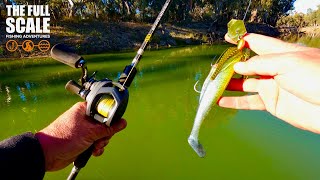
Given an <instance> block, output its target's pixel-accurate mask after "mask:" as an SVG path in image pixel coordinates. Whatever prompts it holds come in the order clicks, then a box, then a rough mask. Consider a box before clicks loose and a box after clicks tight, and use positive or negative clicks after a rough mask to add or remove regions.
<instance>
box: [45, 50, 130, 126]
mask: <svg viewBox="0 0 320 180" xmlns="http://www.w3.org/2000/svg"><path fill="white" fill-rule="evenodd" d="M51 56H52V58H54V59H56V60H58V61H60V62H63V63H65V64H67V65H69V66H71V67H73V68H81V69H82V76H81V85H79V84H78V83H77V82H75V81H74V80H70V81H69V82H68V83H67V84H66V86H65V87H66V89H67V90H68V91H70V92H72V93H74V94H77V95H79V96H80V97H81V98H82V99H84V100H86V101H87V110H86V114H87V115H88V116H90V117H92V118H94V119H95V120H97V121H99V122H101V123H105V124H106V125H107V126H111V124H112V122H114V121H117V120H119V119H120V118H121V117H122V115H123V114H124V112H125V110H126V107H127V104H128V99H129V92H128V89H127V87H128V86H129V85H130V83H131V82H132V79H131V80H130V79H128V80H127V81H124V80H125V79H126V78H127V77H128V76H127V74H128V73H129V72H130V71H131V70H132V68H131V66H130V65H129V66H127V67H126V68H125V70H124V72H123V73H122V75H121V76H120V78H119V81H118V82H114V81H112V80H110V79H108V78H105V79H102V80H96V79H95V74H96V72H94V73H93V75H92V76H90V77H88V76H87V74H88V70H87V67H86V61H85V60H84V59H83V58H82V57H81V56H79V55H77V54H75V53H73V52H72V51H71V50H70V49H69V48H68V47H67V46H65V45H63V44H57V45H55V46H53V48H52V50H51ZM133 72H134V73H136V70H135V68H134V70H133ZM132 75H133V74H132ZM131 77H134V75H133V76H131ZM124 82H125V84H124Z"/></svg>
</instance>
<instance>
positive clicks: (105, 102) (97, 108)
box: [51, 0, 171, 180]
mask: <svg viewBox="0 0 320 180" xmlns="http://www.w3.org/2000/svg"><path fill="white" fill-rule="evenodd" d="M170 3H171V0H166V2H165V4H164V5H163V7H162V9H161V11H160V13H159V14H158V17H157V18H156V20H155V22H154V23H153V25H152V27H151V29H150V30H149V32H148V34H147V35H146V37H145V39H144V41H143V43H142V44H141V46H140V48H139V50H138V52H137V54H136V56H135V57H134V58H133V60H132V62H131V64H130V65H127V66H126V67H125V68H124V70H123V72H122V74H121V75H120V77H119V80H118V81H117V82H115V81H112V80H110V79H108V78H105V79H102V80H96V79H95V74H96V72H94V73H93V75H92V76H91V77H88V70H87V67H86V64H85V60H84V59H83V58H82V57H81V56H79V55H77V54H75V53H74V52H73V51H71V50H70V49H69V48H68V47H66V46H65V45H63V44H57V45H55V46H53V47H52V49H51V56H52V58H53V59H55V60H58V61H60V62H62V63H64V64H67V65H69V66H71V67H73V68H81V69H82V76H81V85H79V84H78V83H76V82H75V81H73V80H71V81H69V82H68V83H67V84H66V89H67V90H68V91H70V92H72V93H75V94H77V95H79V96H80V97H81V98H82V99H85V100H86V101H87V109H86V114H87V115H88V116H90V117H93V118H94V119H95V120H97V121H99V122H101V123H105V124H106V125H107V126H111V125H112V123H113V122H115V121H117V120H119V119H120V118H121V117H122V115H123V114H124V112H125V110H126V108H127V105H128V100H129V92H128V87H129V86H130V84H131V83H132V81H133V79H134V77H135V75H136V74H137V69H136V66H137V65H138V63H139V62H140V60H141V57H142V54H143V52H144V50H145V48H146V46H147V45H148V43H149V41H150V39H151V37H152V35H153V34H154V31H155V29H156V28H157V27H158V25H159V22H160V20H161V18H162V16H163V14H164V13H165V12H166V10H167V8H168V7H169V4H170ZM93 149H94V146H93V145H91V146H90V147H89V148H88V149H87V150H86V151H84V152H83V153H81V154H80V155H79V156H78V157H77V159H76V160H75V161H74V162H73V165H74V167H73V169H72V171H71V173H70V174H69V177H68V180H74V179H75V178H76V176H77V175H78V173H79V171H80V169H81V168H83V167H84V166H85V165H86V164H87V162H88V160H89V158H90V156H91V154H92V150H93Z"/></svg>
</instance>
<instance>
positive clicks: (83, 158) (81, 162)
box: [73, 144, 94, 169]
mask: <svg viewBox="0 0 320 180" xmlns="http://www.w3.org/2000/svg"><path fill="white" fill-rule="evenodd" d="M93 149H94V145H93V144H92V145H91V146H90V147H89V148H88V149H87V150H85V151H84V152H82V153H81V154H80V155H79V156H78V157H77V159H76V160H75V161H74V162H73V165H74V166H75V167H77V168H78V169H81V168H83V167H84V166H86V164H87V162H88V160H89V159H90V157H91V154H92V151H93Z"/></svg>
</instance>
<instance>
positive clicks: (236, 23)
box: [188, 19, 250, 157]
mask: <svg viewBox="0 0 320 180" xmlns="http://www.w3.org/2000/svg"><path fill="white" fill-rule="evenodd" d="M246 33H247V30H246V28H245V25H244V22H243V21H242V20H235V19H232V20H231V21H230V22H229V23H228V33H227V35H228V36H229V37H230V38H231V39H232V40H233V41H234V42H237V43H238V46H237V47H230V48H228V49H227V50H226V51H225V52H224V53H223V54H222V55H221V56H220V58H219V59H218V60H217V62H216V64H215V65H213V66H212V68H211V70H210V72H209V75H208V76H207V78H206V80H205V81H204V83H203V86H202V89H201V92H200V99H199V106H198V110H197V114H196V117H195V120H194V124H193V128H192V131H191V134H190V136H189V138H188V142H189V144H190V146H191V147H192V148H193V149H194V151H195V152H196V153H197V154H198V155H199V156H200V157H204V156H205V150H204V148H203V146H202V145H201V144H200V143H199V138H198V137H199V131H200V127H201V124H202V122H203V120H204V119H205V117H206V115H207V114H208V112H209V111H210V110H211V108H212V107H213V106H214V105H215V104H216V103H217V101H218V100H219V98H220V97H221V96H222V94H223V92H224V91H225V89H226V88H227V86H228V84H229V82H230V80H231V78H232V76H233V74H234V70H233V65H234V64H235V63H237V62H240V61H246V60H247V59H248V58H249V56H250V50H249V49H248V48H245V47H244V46H245V41H244V40H243V37H244V36H245V35H246Z"/></svg>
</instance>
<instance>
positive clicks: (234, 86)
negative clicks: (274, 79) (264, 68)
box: [227, 78, 259, 92]
mask: <svg viewBox="0 0 320 180" xmlns="http://www.w3.org/2000/svg"><path fill="white" fill-rule="evenodd" d="M258 85H259V80H258V79H255V78H250V79H235V78H233V79H231V81H230V82H229V84H228V86H227V90H229V91H244V92H258Z"/></svg>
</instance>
